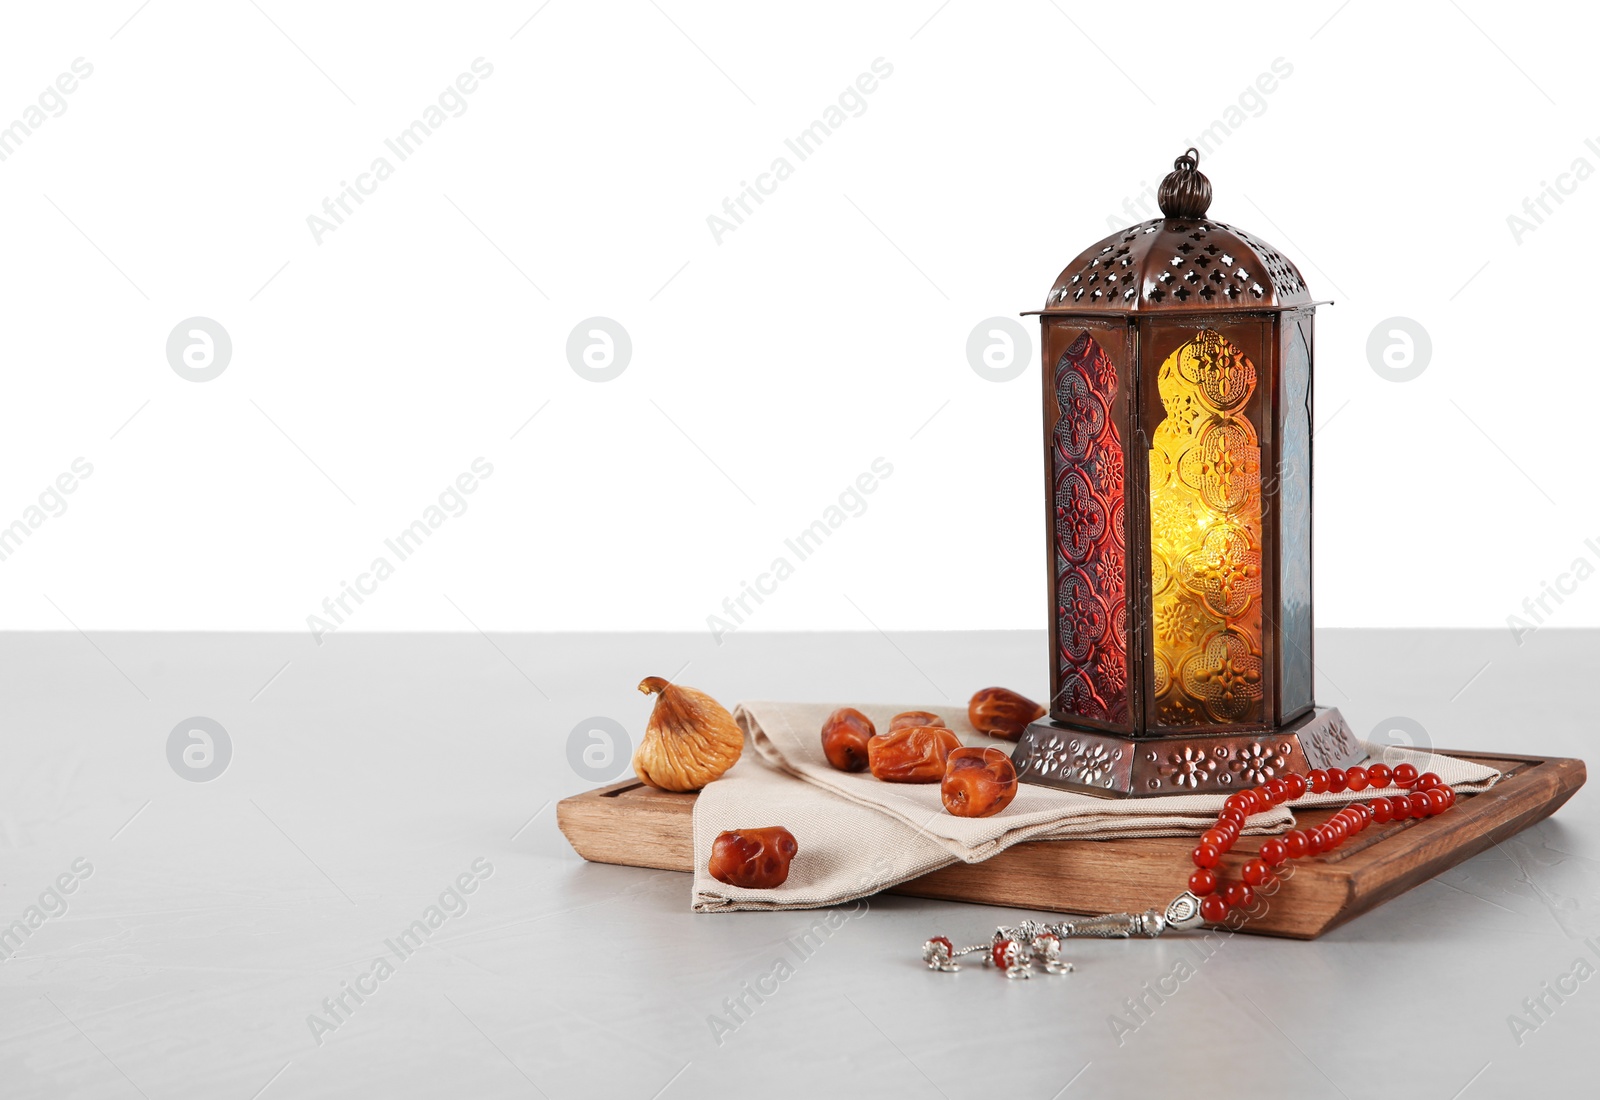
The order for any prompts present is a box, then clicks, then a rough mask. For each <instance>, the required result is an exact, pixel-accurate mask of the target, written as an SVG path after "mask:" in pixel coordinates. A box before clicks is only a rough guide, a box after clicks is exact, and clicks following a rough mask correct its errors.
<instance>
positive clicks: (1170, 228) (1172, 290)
mask: <svg viewBox="0 0 1600 1100" xmlns="http://www.w3.org/2000/svg"><path fill="white" fill-rule="evenodd" d="M1199 157H1200V155H1199V153H1197V152H1196V151H1195V150H1193V149H1190V150H1189V151H1188V152H1187V153H1185V154H1184V155H1183V156H1181V157H1179V158H1178V159H1177V161H1176V162H1175V163H1174V166H1173V171H1172V172H1171V173H1170V174H1169V175H1168V176H1167V177H1166V179H1164V180H1162V181H1161V189H1160V192H1159V193H1158V198H1159V200H1160V203H1161V212H1162V213H1163V214H1165V215H1166V217H1163V218H1156V219H1153V220H1151V221H1147V222H1141V223H1140V224H1138V225H1134V226H1129V227H1128V228H1127V229H1123V230H1120V231H1118V232H1116V233H1113V234H1111V235H1110V236H1109V237H1106V238H1105V239H1104V240H1101V241H1098V242H1097V243H1095V244H1094V245H1092V246H1090V247H1089V248H1088V249H1086V250H1085V251H1084V252H1083V253H1082V254H1081V255H1080V256H1078V258H1077V259H1075V260H1073V261H1072V262H1071V263H1070V264H1068V265H1067V267H1066V269H1065V270H1064V271H1062V272H1061V274H1060V275H1059V276H1058V277H1057V278H1056V281H1055V285H1054V286H1053V287H1051V288H1050V294H1049V296H1048V297H1047V298H1046V299H1045V305H1044V310H1043V312H1044V313H1045V314H1046V315H1049V314H1052V313H1081V312H1085V311H1090V312H1109V313H1151V312H1182V313H1192V312H1195V311H1197V310H1208V309H1230V310H1231V309H1258V310H1259V309H1267V310H1281V309H1291V308H1295V307H1298V306H1304V305H1311V304H1312V298H1311V293H1310V291H1309V290H1308V289H1307V288H1306V281H1305V279H1304V278H1303V277H1301V275H1300V271H1299V269H1298V268H1296V267H1295V265H1294V264H1293V263H1292V262H1291V261H1290V260H1289V259H1288V257H1286V256H1284V254H1283V253H1281V252H1279V251H1278V250H1277V249H1276V248H1274V247H1272V246H1271V245H1270V244H1267V243H1266V242H1265V241H1263V240H1261V239H1260V238H1258V237H1255V236H1252V235H1251V234H1249V233H1246V232H1245V231H1244V230H1242V229H1239V228H1237V227H1235V226H1231V225H1227V224H1225V223H1223V222H1217V221H1211V220H1210V219H1209V218H1207V217H1206V216H1205V213H1206V210H1207V209H1208V208H1209V206H1210V204H1211V183H1210V181H1208V180H1207V179H1206V177H1205V176H1204V175H1202V174H1201V173H1200V172H1199V171H1198V169H1197V167H1196V166H1197V164H1198V162H1199Z"/></svg>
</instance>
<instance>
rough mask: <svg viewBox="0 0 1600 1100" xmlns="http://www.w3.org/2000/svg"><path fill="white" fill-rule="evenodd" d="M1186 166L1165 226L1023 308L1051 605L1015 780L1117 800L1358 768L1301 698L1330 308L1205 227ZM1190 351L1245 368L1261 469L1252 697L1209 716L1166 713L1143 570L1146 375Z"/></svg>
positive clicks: (1159, 403) (1248, 413)
mask: <svg viewBox="0 0 1600 1100" xmlns="http://www.w3.org/2000/svg"><path fill="white" fill-rule="evenodd" d="M1197 164H1198V154H1197V153H1195V152H1194V151H1193V150H1190V151H1189V152H1188V153H1186V154H1185V155H1184V156H1183V157H1180V158H1178V161H1177V162H1176V164H1175V168H1174V171H1173V173H1172V174H1171V175H1169V176H1168V177H1167V179H1166V180H1165V181H1163V184H1162V188H1161V196H1160V198H1161V206H1162V213H1163V215H1164V217H1162V218H1158V219H1154V220H1152V221H1148V222H1144V223H1141V224H1139V225H1135V226H1131V227H1129V228H1127V229H1125V230H1121V231H1119V232H1117V233H1114V234H1112V235H1110V236H1109V237H1106V238H1105V239H1104V240H1102V241H1099V242H1097V243H1096V244H1094V245H1092V246H1091V247H1090V248H1089V249H1087V250H1085V251H1084V252H1083V253H1082V254H1081V255H1079V256H1078V257H1077V258H1076V259H1075V260H1073V262H1072V263H1071V264H1069V265H1067V267H1066V268H1065V269H1064V270H1063V271H1062V273H1061V275H1060V276H1059V277H1058V278H1057V280H1056V282H1055V284H1054V286H1053V287H1052V288H1051V291H1050V294H1049V295H1048V297H1047V299H1046V303H1045V307H1044V309H1042V310H1037V311H1030V312H1029V313H1027V314H1024V316H1038V317H1039V321H1040V336H1041V341H1040V343H1041V349H1042V355H1043V371H1042V374H1043V380H1042V385H1043V393H1044V419H1043V430H1044V437H1043V442H1044V447H1045V455H1046V462H1045V493H1046V507H1047V509H1048V513H1047V514H1048V517H1049V523H1048V529H1047V533H1046V557H1047V563H1048V565H1047V568H1048V576H1049V593H1050V607H1051V610H1052V614H1051V628H1050V643H1051V662H1050V668H1051V684H1050V706H1049V707H1048V712H1049V713H1048V716H1047V717H1046V718H1043V719H1041V720H1039V721H1038V722H1035V723H1034V724H1033V725H1031V726H1030V727H1029V728H1028V730H1027V731H1026V732H1025V733H1024V734H1023V736H1022V738H1021V739H1020V741H1019V743H1018V745H1017V749H1016V751H1015V753H1014V754H1013V761H1014V762H1015V764H1016V766H1017V771H1018V775H1019V778H1021V779H1023V780H1024V781H1029V782H1036V783H1044V784H1048V785H1051V786H1057V787H1063V788H1066V789H1070V790H1078V791H1084V792H1090V793H1095V794H1101V795H1107V796H1113V797H1148V796H1155V795H1167V794H1176V793H1205V792H1216V793H1224V792H1227V791H1229V790H1232V789H1241V788H1244V787H1249V786H1252V785H1255V784H1256V783H1259V782H1262V781H1264V780H1265V779H1267V778H1270V777H1271V776H1272V775H1274V774H1279V773H1282V772H1284V771H1305V770H1307V769H1308V768H1319V767H1324V768H1325V767H1339V766H1345V765H1347V764H1350V763H1354V762H1356V761H1357V760H1359V759H1360V758H1361V756H1362V755H1364V749H1363V747H1362V746H1361V744H1360V743H1359V742H1358V741H1357V740H1356V739H1355V737H1354V735H1353V734H1352V733H1351V731H1350V728H1349V726H1348V724H1347V723H1346V722H1345V721H1344V719H1343V717H1342V716H1341V715H1340V714H1339V712H1338V711H1337V710H1336V709H1331V708H1318V707H1316V706H1315V703H1314V700H1313V694H1314V691H1313V677H1314V664H1313V659H1312V625H1313V618H1312V606H1311V579H1310V578H1311V427H1312V420H1311V417H1312V367H1313V362H1314V350H1315V342H1314V315H1315V311H1316V307H1317V306H1318V305H1324V304H1328V303H1325V302H1318V301H1315V300H1313V299H1312V297H1311V294H1310V292H1309V290H1308V288H1307V286H1306V283H1305V280H1304V278H1302V277H1301V275H1300V272H1299V270H1298V269H1297V268H1296V267H1295V265H1294V264H1293V263H1292V262H1291V261H1290V260H1289V259H1287V258H1286V257H1285V256H1284V255H1283V254H1282V253H1281V252H1279V251H1278V250H1277V249H1275V248H1273V247H1272V246H1271V245H1269V244H1266V243H1265V242H1264V241H1262V240H1260V239H1259V238H1256V237H1254V236H1252V235H1250V234H1248V233H1245V232H1244V231H1243V230H1240V229H1238V228H1236V227H1234V226H1231V225H1228V224H1225V223H1222V222H1217V221H1213V220H1210V219H1208V218H1206V217H1205V214H1206V210H1207V207H1208V206H1209V202H1210V183H1209V181H1207V180H1206V179H1205V177H1204V176H1203V175H1201V174H1200V173H1199V172H1198V170H1197ZM1198 341H1206V342H1207V346H1208V347H1226V348H1227V349H1228V351H1227V353H1226V355H1224V356H1223V358H1225V359H1228V356H1231V357H1232V358H1231V359H1228V362H1229V363H1230V364H1231V365H1232V366H1234V367H1237V368H1239V371H1240V372H1247V371H1250V372H1253V373H1250V374H1249V385H1250V388H1249V389H1247V390H1244V391H1243V392H1244V393H1245V394H1246V396H1245V397H1244V398H1243V399H1242V403H1241V404H1240V405H1239V406H1238V408H1237V410H1236V414H1234V418H1236V419H1241V420H1246V421H1248V422H1249V426H1250V427H1251V428H1253V430H1254V432H1255V434H1256V437H1255V439H1254V440H1252V442H1253V443H1255V444H1256V447H1255V448H1253V449H1252V451H1251V454H1253V455H1258V456H1259V466H1258V468H1257V471H1256V472H1257V474H1258V476H1259V484H1258V486H1257V488H1256V490H1255V491H1256V493H1257V494H1258V496H1257V497H1256V498H1253V499H1255V500H1258V502H1259V503H1258V508H1259V513H1260V518H1259V521H1258V526H1259V533H1258V538H1256V539H1255V540H1254V541H1255V542H1256V545H1255V546H1253V547H1252V548H1251V550H1250V551H1249V553H1250V554H1252V555H1254V556H1255V557H1254V560H1255V562H1256V565H1255V566H1254V567H1253V570H1254V571H1253V572H1249V574H1248V577H1247V580H1246V581H1245V582H1244V583H1247V584H1249V585H1254V586H1256V587H1255V588H1254V589H1253V591H1254V595H1253V597H1252V598H1253V599H1254V600H1256V601H1257V602H1258V605H1259V617H1260V623H1259V627H1258V634H1259V638H1258V641H1259V650H1260V651H1259V653H1253V652H1249V653H1242V654H1239V655H1238V657H1239V660H1240V661H1241V662H1244V663H1247V664H1249V665H1250V667H1251V668H1253V669H1254V672H1255V675H1256V679H1257V680H1258V681H1259V683H1260V687H1259V689H1257V687H1256V686H1255V684H1254V683H1251V685H1250V687H1249V690H1250V691H1251V692H1254V691H1256V690H1259V691H1260V698H1259V700H1257V699H1255V698H1254V697H1253V696H1252V697H1251V698H1250V699H1249V700H1248V701H1247V702H1240V699H1241V698H1242V696H1241V695H1239V694H1236V693H1230V692H1229V691H1228V690H1226V689H1217V690H1218V691H1219V692H1220V693H1221V694H1220V695H1219V699H1222V700H1223V701H1224V702H1225V703H1226V706H1225V707H1224V708H1223V709H1224V713H1222V714H1220V715H1219V714H1218V713H1214V712H1213V711H1212V710H1211V706H1210V704H1209V703H1207V704H1205V706H1204V707H1203V708H1195V707H1193V706H1191V705H1190V704H1192V702H1193V701H1192V700H1190V699H1187V698H1185V699H1182V700H1179V701H1178V702H1176V703H1174V702H1172V701H1171V698H1172V697H1171V694H1170V693H1171V692H1172V690H1173V688H1172V681H1173V677H1174V675H1176V674H1177V673H1176V671H1175V670H1173V669H1172V668H1170V667H1168V666H1169V665H1170V661H1169V659H1168V658H1167V657H1164V656H1162V655H1159V654H1158V643H1157V640H1156V635H1157V623H1156V618H1155V602H1156V586H1155V582H1154V578H1153V574H1152V542H1153V540H1154V538H1155V535H1154V531H1153V528H1154V526H1155V521H1154V519H1153V517H1152V507H1151V501H1152V497H1151V492H1150V477H1151V475H1150V469H1151V465H1150V464H1151V447H1152V443H1151V437H1152V435H1153V433H1154V431H1155V427H1156V425H1157V424H1159V423H1164V421H1163V417H1164V415H1165V414H1164V410H1163V398H1162V396H1161V394H1160V393H1159V392H1158V385H1157V380H1158V375H1159V374H1160V372H1161V370H1162V369H1163V367H1164V364H1167V363H1168V362H1169V360H1172V361H1175V360H1176V357H1177V356H1178V355H1180V354H1181V353H1183V351H1184V349H1185V348H1187V347H1190V346H1191V345H1195V344H1196V342H1198ZM1219 341H1220V343H1219ZM1086 379H1089V380H1090V381H1088V382H1087V383H1086V382H1085V380H1086ZM1235 393H1237V390H1236V391H1235ZM1064 402H1069V403H1071V404H1072V405H1073V409H1074V410H1084V411H1082V412H1074V413H1065V412H1064V411H1063V403H1064ZM1102 420H1103V423H1102ZM1058 429H1061V430H1060V431H1058ZM1063 432H1065V433H1068V435H1063V434H1062V433H1063ZM1080 436H1081V437H1083V438H1082V439H1080ZM1091 437H1092V438H1091ZM1185 457H1186V459H1187V456H1185ZM1093 482H1098V484H1096V485H1093V486H1092V487H1091V483H1093ZM1064 486H1067V488H1064ZM1080 497H1081V499H1080ZM1069 513H1073V514H1072V515H1069ZM1077 513H1084V514H1086V515H1087V517H1088V518H1087V519H1085V520H1083V522H1081V523H1080V522H1078V520H1077V519H1076V518H1074V517H1075V515H1076V514H1077ZM1225 518H1227V519H1229V520H1230V521H1231V518H1232V517H1231V516H1228V517H1225ZM1086 540H1094V542H1095V544H1091V543H1090V541H1086ZM1069 549H1070V550H1071V551H1072V554H1073V561H1069V560H1068V557H1067V556H1066V555H1067V551H1068V550H1069ZM1079 555H1081V557H1080V556H1079ZM1074 562H1076V564H1074ZM1085 562H1092V564H1093V567H1094V574H1095V575H1094V576H1093V577H1091V576H1090V574H1089V570H1088V568H1087V567H1086V566H1085V564H1084V563H1085ZM1163 569H1164V570H1168V576H1167V583H1169V584H1170V583H1175V582H1173V581H1172V580H1171V578H1170V568H1169V567H1168V566H1167V565H1166V564H1165V562H1163ZM1240 575H1241V576H1244V575H1245V573H1243V572H1241V574H1240ZM1069 589H1070V591H1069ZM1248 603H1249V599H1246V601H1245V604H1246V606H1248ZM1079 605H1084V606H1087V607H1088V608H1089V609H1090V610H1088V611H1086V612H1082V613H1081V614H1080V612H1079ZM1085 624H1087V625H1085ZM1097 632H1098V633H1097ZM1225 632H1230V631H1225ZM1236 637H1237V635H1236ZM1223 640H1224V641H1226V642H1232V643H1233V645H1234V647H1235V649H1237V648H1238V646H1239V643H1238V642H1237V641H1236V640H1235V639H1234V638H1229V639H1223ZM1223 648H1224V649H1226V647H1225V646H1224V647H1223ZM1209 652H1210V650H1207V653H1208V654H1209ZM1228 652H1229V653H1231V652H1232V651H1228ZM1224 657H1225V659H1228V660H1231V658H1229V657H1227V654H1225V655H1224ZM1158 662H1160V663H1161V665H1162V667H1161V668H1160V669H1158V667H1157V664H1158ZM1186 667H1187V666H1186ZM1233 672H1234V670H1233V668H1232V665H1231V664H1230V666H1229V668H1228V670H1226V675H1227V676H1232V675H1233ZM1158 678H1164V680H1163V682H1164V684H1165V687H1161V686H1158V682H1157V681H1158ZM1119 682H1120V685H1121V686H1120V690H1119V689H1118V688H1117V685H1118V684H1119ZM1206 682H1207V684H1209V681H1206ZM1229 682H1230V683H1231V682H1232V681H1229ZM1185 683H1187V681H1185ZM1164 692H1165V693H1166V698H1167V699H1168V701H1167V702H1165V703H1164V702H1163V701H1162V697H1163V693H1164ZM1235 711H1237V712H1238V713H1233V712H1235ZM1247 711H1248V712H1247ZM1191 712H1192V713H1191ZM1184 715H1188V718H1187V719H1186V718H1185V717H1184Z"/></svg>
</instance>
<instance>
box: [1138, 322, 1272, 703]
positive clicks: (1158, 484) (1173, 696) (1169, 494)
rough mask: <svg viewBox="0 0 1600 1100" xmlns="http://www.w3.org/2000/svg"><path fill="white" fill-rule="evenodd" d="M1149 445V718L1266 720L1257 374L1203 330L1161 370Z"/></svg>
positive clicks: (1217, 336)
mask: <svg viewBox="0 0 1600 1100" xmlns="http://www.w3.org/2000/svg"><path fill="white" fill-rule="evenodd" d="M1156 386H1157V389H1158V391H1159V393H1160V395H1161V406H1162V408H1163V409H1165V410H1166V418H1165V419H1164V420H1162V422H1161V424H1160V425H1159V426H1158V427H1157V428H1156V430H1155V434H1154V436H1153V437H1152V439H1151V442H1152V443H1153V446H1152V447H1151V449H1150V530H1151V535H1152V538H1151V548H1150V574H1151V576H1150V581H1151V584H1150V588H1151V592H1152V593H1153V597H1154V606H1153V611H1154V616H1155V658H1156V660H1155V690H1156V720H1157V722H1158V723H1159V724H1160V725H1163V726H1211V725H1234V724H1254V723H1259V722H1261V721H1263V720H1264V714H1263V708H1264V701H1265V697H1266V694H1265V691H1264V684H1263V675H1264V670H1263V668H1262V660H1261V448H1260V446H1259V445H1258V441H1257V437H1256V431H1255V428H1254V427H1253V426H1252V425H1251V423H1250V421H1249V419H1248V418H1247V417H1246V416H1245V407H1246V406H1247V405H1248V404H1249V401H1250V395H1251V394H1252V393H1253V392H1254V391H1255V387H1256V368H1255V365H1254V364H1253V363H1251V362H1250V360H1249V359H1247V358H1246V357H1245V355H1244V353H1243V352H1241V351H1240V350H1239V349H1238V348H1236V347H1234V346H1233V345H1232V344H1231V343H1229V342H1228V341H1227V340H1226V339H1225V338H1224V337H1223V336H1222V335H1221V334H1219V333H1217V332H1213V331H1211V330H1210V329H1206V330H1203V331H1201V332H1198V333H1196V334H1195V337H1194V339H1193V340H1190V341H1189V342H1188V343H1187V344H1184V345H1183V346H1182V347H1180V348H1179V349H1178V350H1177V351H1175V352H1173V353H1172V354H1171V355H1169V356H1168V357H1167V360H1166V362H1164V363H1163V364H1161V373H1160V375H1159V376H1158V378H1157V380H1156Z"/></svg>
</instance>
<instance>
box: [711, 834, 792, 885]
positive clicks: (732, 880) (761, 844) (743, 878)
mask: <svg viewBox="0 0 1600 1100" xmlns="http://www.w3.org/2000/svg"><path fill="white" fill-rule="evenodd" d="M799 851H800V845H799V844H798V843H796V841H795V839H794V834H793V833H791V832H790V831H789V830H788V829H785V828H784V827H783V826H782V825H774V826H772V827H771V828H767V829H731V830H729V831H728V832H725V833H719V834H717V839H716V840H713V841H712V842H711V861H710V862H709V863H708V864H707V865H706V870H707V871H709V872H710V873H711V877H712V878H714V879H716V880H717V881H718V882H726V883H727V884H728V885H729V886H741V887H743V888H744V889H746V890H771V889H772V888H773V887H774V886H782V885H783V883H784V880H785V879H787V878H788V877H789V863H790V861H791V860H793V859H794V857H795V853H797V852H799Z"/></svg>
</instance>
